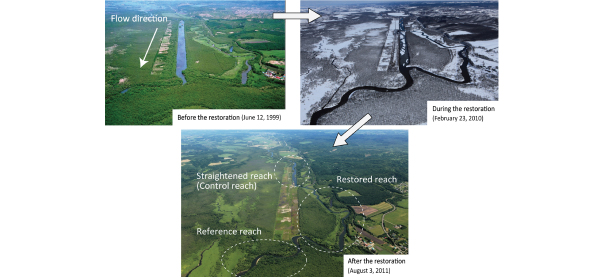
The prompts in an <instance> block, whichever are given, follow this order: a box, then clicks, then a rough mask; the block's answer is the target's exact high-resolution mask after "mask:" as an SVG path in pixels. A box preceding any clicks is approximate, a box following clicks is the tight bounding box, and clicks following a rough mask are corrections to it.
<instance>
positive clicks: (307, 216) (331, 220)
mask: <svg viewBox="0 0 591 277" xmlns="http://www.w3.org/2000/svg"><path fill="white" fill-rule="evenodd" d="M306 195H307V193H306V192H305V191H304V190H303V189H299V190H298V199H304V198H305V197H306ZM300 204H301V205H300V231H301V232H302V234H305V235H306V236H308V237H310V238H312V239H318V240H325V239H327V237H328V235H329V234H330V233H332V232H333V231H334V229H335V228H336V227H338V221H337V217H336V216H335V215H334V214H332V213H330V212H329V211H328V210H327V209H326V208H325V207H324V206H323V205H322V204H320V203H319V202H318V200H316V197H314V196H313V195H310V196H308V197H307V198H306V200H304V201H303V202H302V200H300Z"/></svg>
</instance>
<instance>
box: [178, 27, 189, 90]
mask: <svg viewBox="0 0 591 277" xmlns="http://www.w3.org/2000/svg"><path fill="white" fill-rule="evenodd" d="M185 69H187V50H186V47H185V22H184V21H182V20H181V22H179V41H178V47H177V51H176V76H179V78H181V79H182V80H183V85H184V84H186V83H187V80H186V79H185V75H183V70H185Z"/></svg>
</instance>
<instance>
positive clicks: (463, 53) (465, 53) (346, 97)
mask: <svg viewBox="0 0 591 277" xmlns="http://www.w3.org/2000/svg"><path fill="white" fill-rule="evenodd" d="M400 21H401V23H400V29H401V30H402V31H404V24H403V23H402V20H400ZM399 37H400V36H399ZM399 43H400V45H403V46H404V48H406V49H407V48H408V46H407V44H406V36H404V40H403V39H401V38H399ZM462 44H464V49H462V51H460V52H459V56H460V57H461V58H462V59H463V60H464V62H463V63H462V65H461V66H460V69H461V71H462V77H464V80H463V81H455V80H452V79H449V78H446V77H443V76H439V75H437V74H434V73H431V72H429V71H426V70H424V69H422V68H420V67H416V66H408V67H407V66H406V64H407V63H408V62H406V63H404V62H398V70H399V71H400V73H401V74H402V76H404V79H405V80H406V83H405V84H404V86H402V87H400V88H382V87H375V86H361V87H355V88H352V89H350V90H349V91H347V92H345V94H343V96H341V100H340V101H339V103H338V104H336V105H335V106H332V107H330V108H326V106H327V105H328V103H329V102H330V101H329V102H327V103H326V104H325V105H324V107H322V109H320V110H318V111H316V112H314V113H313V114H312V117H311V118H310V125H317V124H318V119H320V117H322V116H323V115H325V114H327V113H330V112H332V111H333V110H335V109H336V108H338V107H340V106H342V105H344V104H345V103H347V102H348V101H349V97H350V96H351V94H352V93H354V92H355V91H357V90H375V91H379V92H398V91H403V90H406V89H408V88H410V87H412V85H413V84H414V80H413V79H412V77H411V76H410V70H411V69H416V70H418V71H421V72H423V73H426V74H429V75H431V76H433V77H437V78H441V79H443V80H446V81H449V82H454V83H458V84H465V83H469V82H471V79H470V74H469V73H468V63H470V62H471V61H470V59H469V58H468V48H469V45H468V44H466V43H462ZM400 48H402V47H400ZM398 55H399V59H398V60H399V61H410V57H409V55H408V51H405V53H404V54H402V55H400V51H399V52H398Z"/></svg>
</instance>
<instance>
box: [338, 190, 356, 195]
mask: <svg viewBox="0 0 591 277" xmlns="http://www.w3.org/2000/svg"><path fill="white" fill-rule="evenodd" d="M337 195H338V196H351V195H353V196H361V194H359V193H358V192H356V191H354V190H350V189H348V190H344V191H341V192H339V193H338V194H337Z"/></svg>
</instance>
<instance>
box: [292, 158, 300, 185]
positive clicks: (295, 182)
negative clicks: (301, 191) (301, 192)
mask: <svg viewBox="0 0 591 277" xmlns="http://www.w3.org/2000/svg"><path fill="white" fill-rule="evenodd" d="M291 179H292V180H293V185H294V186H296V187H297V186H298V179H297V178H296V163H293V174H292V175H291Z"/></svg>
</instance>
